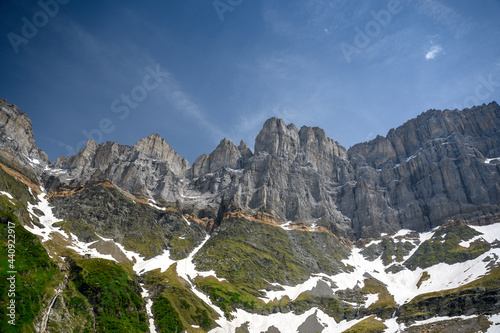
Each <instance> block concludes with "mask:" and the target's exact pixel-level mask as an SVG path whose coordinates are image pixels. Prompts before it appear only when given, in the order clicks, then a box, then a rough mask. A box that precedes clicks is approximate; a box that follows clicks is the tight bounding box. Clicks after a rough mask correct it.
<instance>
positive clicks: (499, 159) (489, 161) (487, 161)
mask: <svg viewBox="0 0 500 333" xmlns="http://www.w3.org/2000/svg"><path fill="white" fill-rule="evenodd" d="M493 161H500V157H495V158H487V159H485V160H484V163H486V164H490V163H491V162H493Z"/></svg>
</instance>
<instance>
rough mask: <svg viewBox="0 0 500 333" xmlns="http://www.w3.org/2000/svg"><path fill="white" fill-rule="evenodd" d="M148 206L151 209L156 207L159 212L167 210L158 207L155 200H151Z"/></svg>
mask: <svg viewBox="0 0 500 333" xmlns="http://www.w3.org/2000/svg"><path fill="white" fill-rule="evenodd" d="M148 204H149V205H150V206H151V207H154V208H156V209H158V210H167V209H166V208H165V207H160V206H158V204H157V202H156V201H155V200H152V199H149V200H148Z"/></svg>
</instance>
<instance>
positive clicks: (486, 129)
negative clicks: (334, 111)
mask: <svg viewBox="0 0 500 333" xmlns="http://www.w3.org/2000/svg"><path fill="white" fill-rule="evenodd" d="M499 148H500V107H499V106H498V104H496V103H491V104H489V105H483V106H480V107H475V108H472V109H465V110H463V111H458V110H453V111H451V110H445V111H437V110H431V111H428V112H426V113H423V114H422V115H420V116H419V117H417V118H416V119H412V120H410V121H408V122H406V123H405V124H404V125H403V126H400V127H398V128H397V129H395V130H391V131H389V133H388V134H387V137H385V138H384V137H380V136H379V137H377V138H376V139H374V140H372V141H370V142H366V143H362V144H358V145H355V146H354V147H352V148H351V149H350V150H349V159H350V160H351V162H352V163H353V165H354V167H355V170H356V179H358V184H357V187H358V188H359V190H360V191H357V193H356V195H357V200H356V208H355V210H354V212H353V214H352V219H353V227H354V229H355V232H356V233H357V234H358V235H360V236H366V235H369V234H370V233H371V232H376V231H378V230H380V229H386V230H397V229H400V228H410V229H417V230H419V229H420V230H424V229H428V228H432V227H434V226H436V225H439V224H441V223H443V222H444V221H446V220H447V219H450V218H455V217H465V218H470V217H472V215H480V216H488V215H490V214H491V213H492V212H496V213H498V208H497V207H498V202H499V200H500V185H499V184H500V174H499V171H500V169H499V165H498V164H494V163H493V164H492V163H488V162H487V160H486V158H494V157H499V156H500V154H499V153H500V152H499ZM361 180H363V181H362V182H360V181H361ZM359 203H363V204H361V205H360V204H359ZM496 213H495V214H496Z"/></svg>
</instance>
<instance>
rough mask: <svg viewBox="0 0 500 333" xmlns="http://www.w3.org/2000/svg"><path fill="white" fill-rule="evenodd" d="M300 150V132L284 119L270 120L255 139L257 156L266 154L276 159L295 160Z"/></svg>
mask: <svg viewBox="0 0 500 333" xmlns="http://www.w3.org/2000/svg"><path fill="white" fill-rule="evenodd" d="M299 149H300V139H299V131H298V129H297V127H295V125H294V124H289V125H288V126H287V125H286V124H285V122H284V121H283V119H278V118H274V117H273V118H270V119H268V120H267V121H266V122H265V123H264V126H263V127H262V130H261V131H260V133H259V134H258V135H257V138H256V139H255V154H258V153H261V152H266V153H268V154H270V155H271V156H275V157H287V158H288V159H291V160H293V159H294V158H295V156H296V155H297V153H298V151H299Z"/></svg>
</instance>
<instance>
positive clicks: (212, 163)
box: [190, 138, 251, 178]
mask: <svg viewBox="0 0 500 333" xmlns="http://www.w3.org/2000/svg"><path fill="white" fill-rule="evenodd" d="M245 147H246V149H245ZM249 150H250V149H248V146H246V144H245V143H244V142H243V145H242V144H241V143H240V146H239V147H238V146H236V145H235V144H234V143H233V142H232V141H231V140H228V139H226V138H224V139H222V140H221V141H220V143H219V145H218V146H217V147H216V148H215V150H214V151H213V152H211V153H210V154H209V155H206V154H203V155H201V156H200V157H198V158H197V159H196V161H195V162H194V163H193V167H192V168H191V173H190V174H191V176H192V177H193V178H197V177H200V176H201V175H205V174H208V173H212V172H215V171H217V170H219V169H221V168H223V167H228V168H231V169H240V168H241V167H242V166H243V160H244V158H243V155H242V152H243V154H245V156H248V151H249ZM250 156H251V152H250Z"/></svg>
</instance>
